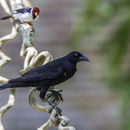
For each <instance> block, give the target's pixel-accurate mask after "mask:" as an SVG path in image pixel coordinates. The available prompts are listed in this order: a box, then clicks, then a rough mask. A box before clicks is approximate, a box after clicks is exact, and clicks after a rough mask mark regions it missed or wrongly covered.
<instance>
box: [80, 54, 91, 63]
mask: <svg viewBox="0 0 130 130" xmlns="http://www.w3.org/2000/svg"><path fill="white" fill-rule="evenodd" d="M80 61H88V62H89V61H90V60H89V59H88V58H87V57H86V56H84V55H82V56H81V57H80Z"/></svg>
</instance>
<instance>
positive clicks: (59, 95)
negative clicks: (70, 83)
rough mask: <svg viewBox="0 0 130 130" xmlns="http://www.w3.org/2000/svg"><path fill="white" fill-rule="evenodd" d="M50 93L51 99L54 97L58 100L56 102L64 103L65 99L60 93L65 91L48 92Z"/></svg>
mask: <svg viewBox="0 0 130 130" xmlns="http://www.w3.org/2000/svg"><path fill="white" fill-rule="evenodd" d="M48 91H50V92H51V93H52V94H51V95H50V96H49V97H51V96H52V95H54V96H55V98H56V100H61V101H62V102H63V97H62V95H61V93H60V92H62V91H63V90H48Z"/></svg>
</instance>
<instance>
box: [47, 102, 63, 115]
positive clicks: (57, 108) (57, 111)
mask: <svg viewBox="0 0 130 130" xmlns="http://www.w3.org/2000/svg"><path fill="white" fill-rule="evenodd" d="M51 106H52V108H51V109H50V110H49V113H51V112H52V110H53V109H55V111H56V113H57V114H59V115H60V116H62V114H61V113H62V110H61V109H60V108H59V107H57V106H56V105H55V104H52V105H51Z"/></svg>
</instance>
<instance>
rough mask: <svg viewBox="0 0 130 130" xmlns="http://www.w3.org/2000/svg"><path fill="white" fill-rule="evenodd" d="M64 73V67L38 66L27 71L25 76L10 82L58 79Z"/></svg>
mask: <svg viewBox="0 0 130 130" xmlns="http://www.w3.org/2000/svg"><path fill="white" fill-rule="evenodd" d="M61 75H62V68H61V67H56V68H50V69H49V68H46V69H43V70H42V68H36V70H32V71H30V72H27V73H25V74H24V75H23V76H21V77H19V78H16V79H12V80H10V81H9V82H26V83H29V82H39V81H41V80H50V79H56V78H58V77H60V76H61Z"/></svg>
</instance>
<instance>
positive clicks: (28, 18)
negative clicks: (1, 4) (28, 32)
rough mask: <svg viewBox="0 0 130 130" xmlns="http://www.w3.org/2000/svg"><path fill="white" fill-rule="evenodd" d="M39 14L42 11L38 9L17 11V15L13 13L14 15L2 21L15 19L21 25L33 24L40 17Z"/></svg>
mask: <svg viewBox="0 0 130 130" xmlns="http://www.w3.org/2000/svg"><path fill="white" fill-rule="evenodd" d="M39 13H40V9H39V8H38V7H33V8H21V9H18V10H15V13H13V14H12V15H9V16H5V17H2V18H0V20H6V19H9V18H13V19H14V20H16V21H18V22H20V23H26V22H29V23H32V22H33V21H35V20H36V19H37V18H38V17H39Z"/></svg>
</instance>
